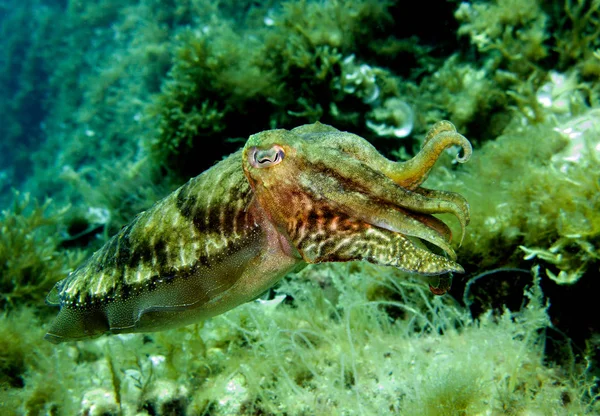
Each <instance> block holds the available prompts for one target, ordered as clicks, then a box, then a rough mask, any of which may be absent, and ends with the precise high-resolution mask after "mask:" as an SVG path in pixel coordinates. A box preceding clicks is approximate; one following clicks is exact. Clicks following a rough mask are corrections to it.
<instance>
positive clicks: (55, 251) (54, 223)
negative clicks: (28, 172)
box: [0, 193, 85, 310]
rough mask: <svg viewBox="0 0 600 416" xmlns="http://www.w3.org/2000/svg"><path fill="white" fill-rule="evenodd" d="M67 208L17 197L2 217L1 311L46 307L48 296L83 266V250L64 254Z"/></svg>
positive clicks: (16, 195)
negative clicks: (22, 306) (62, 247)
mask: <svg viewBox="0 0 600 416" xmlns="http://www.w3.org/2000/svg"><path fill="white" fill-rule="evenodd" d="M66 212H67V210H66V209H65V208H63V209H60V210H57V209H54V208H53V207H51V201H50V200H47V201H46V202H44V203H43V204H39V203H38V202H36V201H32V200H31V197H30V196H29V194H24V195H21V194H19V193H15V196H14V203H13V206H12V208H11V209H6V210H3V211H2V213H1V214H0V230H1V232H0V293H1V296H0V308H2V309H4V310H7V309H12V308H14V307H15V306H17V305H22V304H34V305H38V306H39V305H40V304H43V299H44V296H45V294H44V293H45V292H46V291H48V290H50V289H51V288H52V286H53V285H54V284H55V283H56V282H57V281H58V280H60V279H62V278H63V277H64V276H65V275H66V274H67V273H68V272H69V271H71V270H73V268H74V267H75V266H76V265H77V264H78V263H80V262H81V261H82V260H83V258H84V255H85V254H84V253H83V252H82V251H80V250H66V251H65V250H61V249H60V243H61V238H60V231H61V220H62V217H63V216H64V215H65V214H66Z"/></svg>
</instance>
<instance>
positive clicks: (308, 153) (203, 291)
mask: <svg viewBox="0 0 600 416" xmlns="http://www.w3.org/2000/svg"><path fill="white" fill-rule="evenodd" d="M452 145H458V146H460V147H462V150H463V156H462V157H461V158H458V160H459V162H465V161H467V160H468V158H469V157H470V155H471V145H470V144H469V142H468V140H467V139H465V138H464V137H463V136H461V135H460V134H458V133H456V130H455V129H454V126H453V125H452V124H451V123H449V122H446V121H442V122H439V123H437V124H436V125H435V126H433V127H432V129H431V130H430V131H429V133H428V134H427V137H426V139H425V142H424V144H423V149H422V150H421V152H420V153H419V154H418V155H416V156H415V157H414V158H413V159H412V160H409V161H407V162H405V163H397V162H392V161H390V160H388V159H386V158H384V157H383V156H381V155H380V154H379V153H378V152H377V150H376V149H375V148H374V147H373V146H371V145H370V144H369V143H368V142H367V141H366V140H364V139H362V138H361V137H359V136H356V135H354V134H350V133H345V132H340V131H338V130H336V129H335V128H333V127H330V126H326V125H323V124H319V123H316V124H311V125H304V126H300V127H298V128H295V129H293V130H291V131H287V130H269V131H264V132H262V133H258V134H255V135H253V136H251V137H250V138H249V140H248V142H247V143H246V145H245V147H244V149H243V150H241V151H238V152H236V153H234V154H232V155H230V156H229V157H228V158H226V159H224V160H223V161H221V162H219V163H218V164H216V165H215V166H213V167H212V168H211V169H209V170H207V171H206V172H204V173H202V174H201V175H199V176H197V177H195V178H193V179H191V180H190V181H189V182H188V183H186V184H185V185H183V186H182V187H181V188H179V189H178V190H176V191H175V192H173V193H172V194H170V195H169V196H167V197H166V198H164V199H163V200H161V201H159V202H157V203H156V204H155V205H154V206H153V207H152V208H150V209H149V210H147V211H145V212H142V213H141V214H139V215H138V216H137V217H136V218H135V219H134V220H133V221H132V222H131V223H130V224H129V225H127V226H125V227H123V229H122V230H121V231H120V232H119V233H118V234H117V235H115V236H114V237H113V238H112V239H110V240H109V241H108V242H107V243H106V245H105V246H104V247H102V248H101V249H100V250H99V251H97V252H96V253H94V254H93V255H92V256H91V257H90V258H89V259H88V260H87V261H86V262H85V263H84V264H83V265H81V266H80V267H79V268H78V269H77V270H75V271H74V272H73V273H71V274H70V275H69V276H68V277H67V278H66V279H64V280H62V281H60V282H58V283H57V285H56V286H55V288H54V289H53V290H52V291H51V292H50V294H49V295H48V302H49V303H50V304H56V305H60V307H61V309H60V312H59V314H58V316H57V317H56V319H55V320H54V322H53V323H52V324H51V325H50V328H49V330H48V333H47V334H46V339H47V340H49V341H51V342H55V343H58V342H63V341H73V340H78V339H82V338H89V337H96V336H99V335H101V334H104V333H126V332H145V331H156V330H162V329H166V328H172V327H177V326H181V325H186V324H189V323H192V322H195V321H198V320H200V319H205V318H208V317H211V316H214V315H218V314H220V313H223V312H225V311H227V310H229V309H231V308H233V307H235V306H237V305H239V304H241V303H244V302H247V301H249V300H252V299H254V298H256V297H257V296H259V295H260V294H261V293H262V292H264V291H265V290H267V289H268V288H269V287H271V286H272V285H274V284H275V283H276V282H277V281H278V280H279V279H281V278H282V277H283V276H284V275H285V274H286V273H288V272H290V271H292V270H295V269H298V268H300V267H302V266H304V265H306V264H307V263H320V262H338V261H350V260H366V261H369V262H371V263H376V264H381V265H388V266H394V267H397V268H400V269H403V270H406V271H410V272H417V273H421V274H429V275H437V274H443V273H448V272H462V271H463V269H462V267H461V266H460V265H458V264H457V263H455V262H454V260H455V258H456V255H455V253H454V250H453V249H452V247H451V246H450V239H451V233H450V229H449V228H448V227H447V226H446V225H445V224H444V223H443V222H442V221H440V220H439V219H437V218H435V217H434V216H433V215H432V214H438V213H451V214H454V215H455V216H456V218H458V220H459V222H460V224H461V228H462V230H463V233H464V227H465V226H466V225H467V224H468V222H469V206H468V204H467V202H466V201H465V200H464V198H463V197H461V196H460V195H458V194H455V193H451V192H444V191H437V190H430V189H425V188H423V187H421V183H422V182H423V181H424V180H425V179H426V177H427V174H428V173H429V171H430V169H431V168H432V167H433V165H434V163H435V161H436V160H437V158H438V157H439V155H440V154H441V152H442V151H444V149H446V148H448V147H449V146H452ZM421 240H423V241H427V242H428V243H430V245H433V246H437V247H438V248H439V249H440V253H441V254H435V253H433V252H431V251H429V250H428V249H427V248H426V247H425V245H424V244H423V243H422V242H421ZM449 285H450V279H449V278H448V277H442V278H441V279H440V283H439V284H438V285H437V286H436V287H432V291H433V292H434V293H436V294H441V293H444V292H445V291H446V290H447V289H448V288H449Z"/></svg>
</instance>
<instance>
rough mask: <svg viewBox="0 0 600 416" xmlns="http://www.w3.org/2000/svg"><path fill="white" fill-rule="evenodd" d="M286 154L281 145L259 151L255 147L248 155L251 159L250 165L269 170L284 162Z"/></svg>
mask: <svg viewBox="0 0 600 416" xmlns="http://www.w3.org/2000/svg"><path fill="white" fill-rule="evenodd" d="M284 156H285V152H284V151H283V148H282V147H281V146H279V145H277V144H276V145H273V147H271V148H270V149H259V148H258V147H253V148H251V149H250V153H248V158H249V159H250V160H249V161H250V165H252V166H253V167H255V168H269V167H271V166H275V165H278V164H279V163H281V161H282V160H283V157H284Z"/></svg>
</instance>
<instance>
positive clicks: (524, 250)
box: [0, 0, 600, 415]
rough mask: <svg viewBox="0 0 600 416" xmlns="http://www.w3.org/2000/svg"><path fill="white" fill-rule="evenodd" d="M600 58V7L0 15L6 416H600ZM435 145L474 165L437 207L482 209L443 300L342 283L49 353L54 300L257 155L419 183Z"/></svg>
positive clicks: (27, 3)
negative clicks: (190, 188)
mask: <svg viewBox="0 0 600 416" xmlns="http://www.w3.org/2000/svg"><path fill="white" fill-rule="evenodd" d="M599 35H600V2H599V1H597V0H552V1H541V0H540V1H535V0H495V1H484V0H480V1H462V2H461V1H433V0H431V1H419V2H410V3H409V2H403V1H373V0H371V1H367V0H344V1H342V0H340V1H308V0H306V1H299V0H293V1H246V0H240V1H233V0H230V1H209V0H169V1H159V0H136V1H133V0H119V1H116V0H102V1H100V0H88V1H82V0H80V1H78V0H0V208H1V214H0V229H1V234H0V308H1V312H2V315H1V316H0V414H1V415H21V414H26V415H233V414H244V415H280V414H285V415H354V414H356V415H361V414H364V415H372V414H400V415H501V414H508V415H584V414H590V415H597V414H600V400H599V397H600V396H599V382H598V377H599V376H600V362H599V360H600V336H599V331H600V308H599V307H598V300H597V293H598V292H599V291H600V280H599V279H600V273H599V272H600V39H598V36H599ZM444 119H445V120H449V121H451V122H452V123H453V124H454V125H455V126H456V127H457V130H458V131H459V132H460V133H461V134H463V135H465V136H466V137H467V138H468V139H469V140H470V141H471V143H472V144H473V146H474V152H473V156H472V158H471V160H470V161H469V162H468V163H467V164H464V165H458V164H456V163H455V161H454V154H455V153H454V154H452V153H448V154H447V155H444V157H443V158H442V160H440V161H438V163H437V165H436V167H435V168H434V169H433V171H432V173H431V175H430V177H429V179H428V180H427V182H426V186H427V187H430V188H435V189H445V190H452V191H455V192H458V193H460V194H462V195H464V196H465V197H466V198H467V200H468V201H469V203H470V206H471V223H470V225H469V226H468V227H467V230H466V235H465V238H464V241H463V243H462V245H461V246H460V247H458V244H454V248H455V249H456V250H457V255H458V260H457V261H458V262H459V263H460V264H461V265H462V266H463V267H464V268H465V274H464V275H455V276H454V282H453V286H452V289H451V290H450V292H449V293H448V294H446V295H444V296H433V295H432V294H431V293H430V291H429V289H428V286H427V281H426V280H425V279H423V278H422V277H420V276H418V275H409V274H407V273H403V272H401V271H399V270H395V269H392V268H384V267H377V266H374V265H371V264H368V263H360V262H354V263H337V264H330V263H328V264H320V265H313V266H308V267H307V268H306V269H304V270H302V271H301V272H299V273H292V274H290V275H288V276H286V277H285V278H284V279H282V281H281V282H280V283H279V284H278V285H277V286H275V287H274V288H273V289H271V290H270V291H269V292H268V293H266V294H265V295H264V296H263V297H262V298H261V299H260V300H258V301H254V302H249V303H247V304H244V305H242V306H240V307H238V308H235V309H233V310H231V311H229V312H227V313H225V314H223V315H220V316H217V317H215V318H212V319H209V320H207V321H205V322H200V323H198V324H195V325H190V326H187V327H183V328H180V329H176V330H170V331H164V332H156V333H148V334H131V335H116V336H111V337H101V338H98V339H95V340H90V341H80V342H76V343H65V344H60V345H52V344H50V343H48V342H46V341H44V340H43V336H44V334H45V332H46V328H47V326H48V324H49V322H50V320H51V319H52V317H53V316H54V315H55V313H56V310H55V309H54V308H52V307H50V306H47V305H46V304H45V301H44V299H45V296H46V294H47V293H48V291H49V290H50V289H51V288H52V287H53V286H54V284H55V283H56V282H57V281H58V280H60V279H62V278H64V277H66V276H67V275H68V273H69V272H70V271H73V270H74V269H75V268H76V267H77V266H78V265H79V264H81V262H82V261H83V260H84V259H86V258H87V257H88V256H89V255H91V253H93V252H94V251H95V250H97V249H98V248H100V247H101V246H102V245H103V243H105V242H106V241H107V239H108V238H109V237H110V236H112V235H114V234H115V233H116V232H117V231H118V230H119V229H120V228H121V227H122V226H123V225H125V224H127V223H128V222H129V221H130V220H131V219H133V218H134V216H135V215H136V214H137V213H139V212H140V211H142V210H144V209H147V208H148V207H150V206H151V205H152V204H153V203H154V202H156V201H157V200H159V199H160V198H162V197H163V196H165V195H167V194H168V193H169V192H171V191H173V190H174V189H176V188H177V187H178V186H180V185H181V184H183V183H184V182H186V181H187V180H188V179H189V178H190V177H193V176H196V175H198V174H200V173H201V172H202V171H204V170H206V169H207V168H209V167H210V166H212V165H213V164H214V163H215V162H216V161H218V160H220V159H222V158H223V157H224V156H226V155H228V154H230V153H232V152H233V151H235V150H236V149H238V148H240V147H241V146H243V144H244V143H245V141H246V139H247V138H248V136H249V135H251V134H254V133H257V132H260V131H263V130H266V129H271V128H286V129H290V128H293V127H296V126H299V125H302V124H306V123H313V122H315V121H320V122H322V123H326V124H330V125H332V126H335V127H336V128H338V129H340V130H345V131H349V132H352V133H356V134H358V135H360V136H362V137H364V138H366V139H367V140H369V141H370V142H371V143H372V144H373V145H375V146H376V147H377V149H378V150H379V151H381V152H382V153H383V154H385V155H386V156H387V157H389V158H391V159H394V160H407V159H409V158H410V157H412V156H413V155H414V154H415V153H417V152H418V150H419V149H420V148H421V144H422V142H423V139H424V135H425V132H426V131H427V129H428V128H429V127H431V125H433V124H434V123H435V122H437V121H439V120H444ZM451 221H452V219H450V222H451ZM452 226H453V227H454V228H457V224H455V223H452ZM455 231H456V230H455Z"/></svg>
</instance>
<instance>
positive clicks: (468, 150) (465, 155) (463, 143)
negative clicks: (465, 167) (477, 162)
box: [456, 135, 473, 163]
mask: <svg viewBox="0 0 600 416" xmlns="http://www.w3.org/2000/svg"><path fill="white" fill-rule="evenodd" d="M459 136H460V143H459V146H460V147H461V148H462V156H461V155H460V153H459V154H457V155H456V161H457V162H458V163H466V162H468V161H469V159H471V155H472V154H473V147H472V146H471V142H469V141H468V140H467V138H466V137H464V136H462V135H459Z"/></svg>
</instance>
